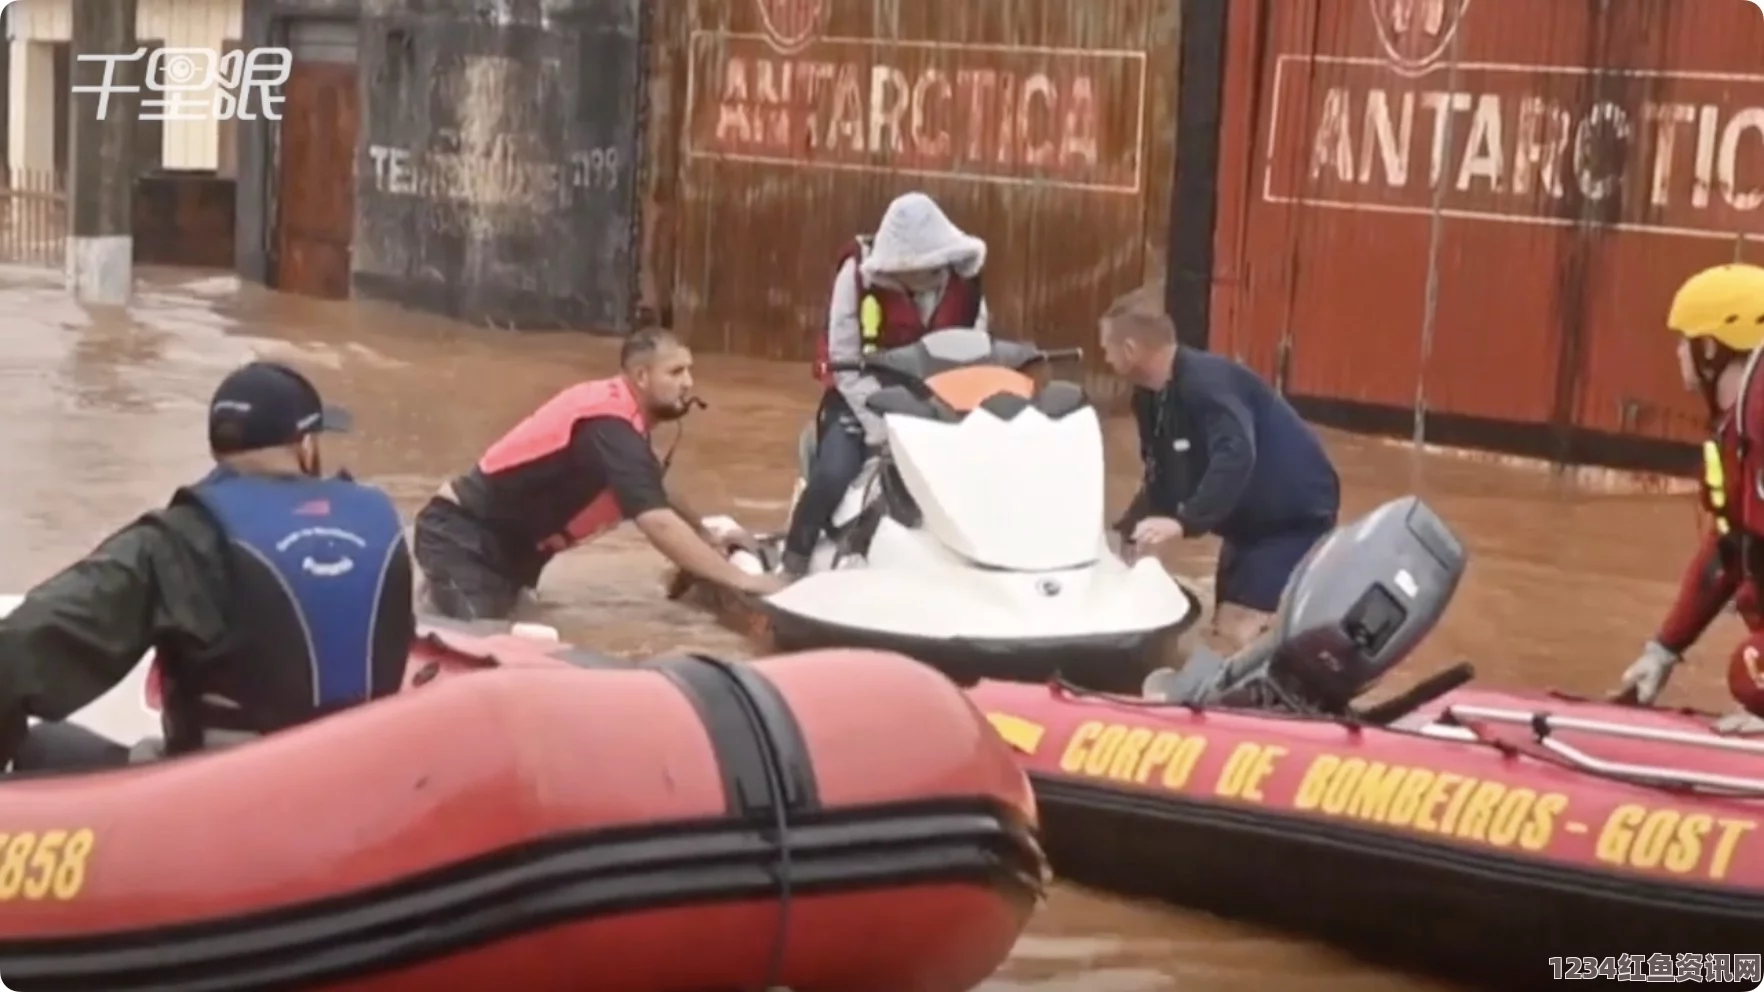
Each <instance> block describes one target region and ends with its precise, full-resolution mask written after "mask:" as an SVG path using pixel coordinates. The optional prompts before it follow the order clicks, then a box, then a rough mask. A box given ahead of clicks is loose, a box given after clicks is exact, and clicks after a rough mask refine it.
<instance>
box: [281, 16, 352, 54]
mask: <svg viewBox="0 0 1764 992" xmlns="http://www.w3.org/2000/svg"><path fill="white" fill-rule="evenodd" d="M359 33H360V32H359V29H358V28H357V26H356V24H355V22H354V21H309V20H300V21H294V22H292V23H290V24H289V25H288V48H289V49H290V50H291V51H292V52H293V53H294V61H296V62H339V63H342V64H344V65H354V64H355V52H356V38H357V37H358V36H359Z"/></svg>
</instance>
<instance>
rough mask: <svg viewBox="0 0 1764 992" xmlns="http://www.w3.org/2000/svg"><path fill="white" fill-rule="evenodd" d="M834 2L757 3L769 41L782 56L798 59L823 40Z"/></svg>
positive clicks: (760, 0)
mask: <svg viewBox="0 0 1764 992" xmlns="http://www.w3.org/2000/svg"><path fill="white" fill-rule="evenodd" d="M832 2H833V0H754V6H756V7H758V8H759V16H760V26H761V27H763V28H764V29H765V32H766V41H767V42H768V43H770V44H771V46H772V48H774V49H776V50H777V51H778V53H779V54H781V55H795V54H796V53H797V52H800V51H802V50H803V49H805V48H807V47H808V46H810V45H812V44H814V43H815V41H816V40H817V39H818V38H820V36H821V31H822V29H824V28H825V27H826V26H827V5H828V4H830V3H832Z"/></svg>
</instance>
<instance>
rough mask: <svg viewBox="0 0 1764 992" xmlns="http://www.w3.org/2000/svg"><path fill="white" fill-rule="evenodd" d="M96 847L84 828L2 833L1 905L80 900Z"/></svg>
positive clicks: (0, 839) (0, 855)
mask: <svg viewBox="0 0 1764 992" xmlns="http://www.w3.org/2000/svg"><path fill="white" fill-rule="evenodd" d="M96 843H97V835H95V834H94V833H93V832H92V831H91V830H89V829H84V828H82V829H79V830H44V831H40V832H39V831H35V830H21V831H19V832H18V833H10V834H7V833H0V902H13V901H15V900H24V901H27V902H42V901H43V900H58V901H63V902H65V901H67V900H69V899H76V898H78V897H79V895H80V892H81V890H83V889H84V888H85V887H86V861H87V859H89V858H90V857H91V856H92V847H93V845H94V844H96Z"/></svg>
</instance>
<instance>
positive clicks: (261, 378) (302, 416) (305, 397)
mask: <svg viewBox="0 0 1764 992" xmlns="http://www.w3.org/2000/svg"><path fill="white" fill-rule="evenodd" d="M353 423H354V419H353V418H352V417H350V416H349V411H347V410H344V409H342V408H341V407H335V406H326V405H325V403H324V400H322V399H320V398H319V392H318V388H317V387H316V386H314V385H313V384H312V382H311V380H309V379H307V378H306V377H305V376H303V375H301V374H300V373H298V372H296V371H294V370H293V369H291V368H289V367H288V366H286V365H279V364H277V363H275V362H252V363H251V364H249V365H245V366H242V367H240V368H239V369H237V370H235V371H234V372H233V373H232V374H230V375H228V376H227V377H226V378H225V379H222V380H221V384H220V386H219V387H218V388H216V389H215V391H214V399H213V400H211V401H210V402H209V404H208V447H209V450H211V451H212V452H214V453H215V454H217V455H236V454H239V453H240V452H244V451H257V450H259V449H261V448H276V447H280V446H282V445H285V444H295V443H297V442H298V441H299V440H300V439H301V438H303V437H305V436H307V435H308V434H317V433H319V432H320V431H334V432H341V431H347V430H348V429H349V428H350V425H351V424H353Z"/></svg>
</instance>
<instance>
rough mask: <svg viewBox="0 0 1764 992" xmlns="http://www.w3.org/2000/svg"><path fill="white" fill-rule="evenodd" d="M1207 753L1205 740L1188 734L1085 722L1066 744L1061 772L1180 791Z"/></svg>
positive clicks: (1117, 724)
mask: <svg viewBox="0 0 1764 992" xmlns="http://www.w3.org/2000/svg"><path fill="white" fill-rule="evenodd" d="M1206 750H1207V741H1206V738H1204V737H1197V736H1195V735H1193V734H1178V733H1176V732H1174V731H1170V730H1152V729H1150V728H1149V727H1128V726H1125V725H1123V724H1119V723H1103V722H1101V721H1098V720H1087V721H1085V722H1084V723H1082V724H1079V726H1078V729H1077V730H1075V731H1073V732H1072V739H1071V740H1069V741H1067V742H1066V749H1065V751H1064V752H1062V753H1061V754H1060V770H1061V771H1063V772H1065V773H1066V774H1068V775H1081V776H1083V777H1085V778H1096V779H1103V780H1105V781H1110V782H1121V783H1124V784H1128V785H1156V786H1158V787H1159V788H1164V789H1169V790H1171V791H1179V790H1181V789H1182V788H1183V787H1184V786H1186V785H1187V784H1188V780H1189V777H1190V776H1192V775H1193V774H1194V766H1195V765H1196V764H1198V763H1199V762H1200V758H1201V755H1202V754H1204V753H1206Z"/></svg>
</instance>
